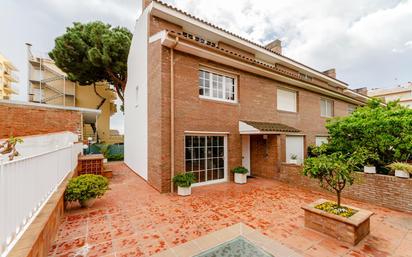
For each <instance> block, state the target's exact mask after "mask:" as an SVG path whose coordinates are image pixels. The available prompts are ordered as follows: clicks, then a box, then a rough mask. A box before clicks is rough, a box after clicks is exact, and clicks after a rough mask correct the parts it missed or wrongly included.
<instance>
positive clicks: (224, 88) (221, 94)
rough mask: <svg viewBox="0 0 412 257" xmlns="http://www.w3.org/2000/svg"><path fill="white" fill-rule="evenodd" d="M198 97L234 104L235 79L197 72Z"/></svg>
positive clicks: (212, 73) (203, 71) (235, 98)
mask: <svg viewBox="0 0 412 257" xmlns="http://www.w3.org/2000/svg"><path fill="white" fill-rule="evenodd" d="M199 96H200V97H201V98H207V99H214V100H219V101H226V102H236V100H237V92H236V79H235V77H231V76H227V75H223V74H219V73H215V72H210V71H207V70H199Z"/></svg>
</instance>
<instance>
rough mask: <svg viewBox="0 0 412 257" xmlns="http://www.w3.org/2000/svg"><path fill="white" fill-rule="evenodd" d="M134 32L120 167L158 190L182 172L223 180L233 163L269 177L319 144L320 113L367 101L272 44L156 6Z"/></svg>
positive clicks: (322, 132)
mask: <svg viewBox="0 0 412 257" xmlns="http://www.w3.org/2000/svg"><path fill="white" fill-rule="evenodd" d="M134 35H135V37H134V38H133V42H132V47H131V51H130V54H129V60H128V62H129V63H128V69H129V70H128V74H129V78H128V85H127V87H126V94H125V163H126V164H127V165H129V167H130V168H132V169H133V170H134V171H135V172H136V173H138V174H139V175H140V176H142V177H143V178H144V179H146V180H147V181H148V183H149V184H150V185H152V186H153V187H154V188H156V189H157V190H159V191H161V192H169V191H171V177H172V176H173V174H177V173H179V172H185V171H193V172H194V173H195V175H196V176H197V178H198V180H199V183H197V184H198V185H204V184H210V183H216V182H222V181H229V180H231V179H232V175H231V172H230V170H231V169H233V168H234V167H236V166H241V165H243V166H246V167H247V168H249V170H250V171H251V175H254V176H261V177H267V178H275V177H277V176H279V172H280V168H281V165H282V164H285V163H286V164H287V165H295V164H294V161H293V159H294V158H292V156H295V155H296V156H297V162H298V164H299V163H301V162H302V160H303V158H304V156H305V155H306V149H307V146H309V145H311V144H316V143H319V142H321V141H322V140H325V138H326V137H327V131H326V129H325V126H324V125H325V121H326V119H327V117H329V116H344V115H347V114H348V112H350V110H352V109H353V107H355V106H358V105H362V104H364V103H365V101H366V100H367V98H366V97H365V96H363V95H360V94H358V93H356V92H354V91H352V90H350V89H348V86H347V84H345V83H344V82H341V81H339V80H337V79H336V78H334V74H335V73H334V71H333V72H331V71H330V70H329V71H327V73H326V72H325V73H322V72H319V71H316V70H313V69H311V68H309V67H307V66H305V65H303V64H300V63H298V62H296V61H294V60H291V59H289V58H287V57H285V56H283V55H281V54H279V53H278V52H279V44H276V48H273V49H269V48H265V47H263V46H259V45H256V44H255V43H252V42H250V41H247V40H246V39H243V38H240V37H238V36H236V35H234V34H232V33H230V32H227V31H225V30H223V29H220V28H218V27H216V26H214V25H212V24H209V23H207V22H204V21H202V20H200V19H198V18H195V17H193V16H191V15H190V14H187V13H185V12H182V11H180V10H178V9H176V8H174V7H171V6H169V5H166V4H164V3H162V2H160V1H143V13H142V15H141V16H140V18H139V19H138V21H137V23H136V28H135V32H134ZM326 74H328V75H326ZM250 124H252V125H250ZM318 141H319V142H318Z"/></svg>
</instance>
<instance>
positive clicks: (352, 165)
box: [302, 149, 373, 245]
mask: <svg viewBox="0 0 412 257" xmlns="http://www.w3.org/2000/svg"><path fill="white" fill-rule="evenodd" d="M366 158H367V154H366V152H365V150H364V149H359V150H358V151H355V152H354V153H351V154H343V153H341V152H334V153H327V152H325V153H322V154H320V155H318V156H316V157H311V158H308V159H306V160H305V163H304V169H303V174H304V175H305V176H309V177H311V178H315V179H318V180H319V182H320V185H321V186H322V187H323V188H325V189H327V190H330V191H334V192H335V193H336V199H337V201H336V202H333V201H328V200H324V199H320V200H318V201H315V202H313V203H311V204H309V205H308V206H304V207H302V208H303V209H304V211H305V226H307V227H309V228H312V229H315V230H317V231H320V232H322V233H325V234H328V235H330V236H334V237H337V238H339V239H340V240H342V241H345V242H349V243H352V244H354V245H355V244H357V243H358V242H359V241H360V240H362V238H364V237H365V236H366V235H368V234H369V226H370V216H371V215H372V214H373V213H372V212H370V211H367V210H362V209H359V208H356V207H352V206H343V205H341V194H342V191H343V189H344V188H345V187H346V186H347V185H352V184H353V183H354V181H355V171H356V169H357V167H359V166H360V165H362V163H364V162H365V160H366Z"/></svg>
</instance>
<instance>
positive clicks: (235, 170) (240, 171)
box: [232, 166, 249, 174]
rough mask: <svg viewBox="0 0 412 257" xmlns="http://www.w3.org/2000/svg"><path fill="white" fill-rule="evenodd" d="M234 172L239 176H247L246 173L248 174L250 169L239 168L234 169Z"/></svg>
mask: <svg viewBox="0 0 412 257" xmlns="http://www.w3.org/2000/svg"><path fill="white" fill-rule="evenodd" d="M232 172H233V173H239V174H246V173H248V172H249V171H248V169H246V168H245V167H243V166H239V167H236V168H234V169H233V170H232Z"/></svg>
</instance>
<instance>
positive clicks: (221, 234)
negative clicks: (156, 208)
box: [154, 223, 301, 257]
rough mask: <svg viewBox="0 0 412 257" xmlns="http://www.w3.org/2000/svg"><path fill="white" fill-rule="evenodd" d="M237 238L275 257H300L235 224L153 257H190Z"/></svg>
mask: <svg viewBox="0 0 412 257" xmlns="http://www.w3.org/2000/svg"><path fill="white" fill-rule="evenodd" d="M239 236H242V237H244V238H245V239H247V240H248V241H250V242H251V243H253V244H254V245H255V246H257V247H259V248H261V249H263V250H264V251H266V252H267V253H270V254H271V255H273V256H275V257H277V256H282V257H301V255H299V254H297V253H296V252H295V251H293V250H291V249H289V248H287V247H286V246H285V245H283V244H281V243H280V242H278V241H275V240H273V239H271V238H269V237H267V236H265V235H263V234H261V233H260V232H259V231H257V230H254V229H252V228H251V227H249V226H247V225H245V224H243V223H237V224H235V225H233V226H230V227H227V228H224V229H221V230H218V231H215V232H212V233H210V234H207V235H205V236H202V237H199V238H197V239H194V240H192V241H189V242H187V243H184V244H181V245H178V246H176V247H174V248H170V249H168V250H166V251H163V252H161V253H159V254H156V255H154V257H166V256H168V257H170V256H174V257H192V256H195V255H197V254H200V253H203V252H205V251H207V250H209V249H211V248H214V247H216V246H218V245H221V244H223V243H226V242H228V241H230V240H233V239H235V238H236V237H239Z"/></svg>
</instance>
